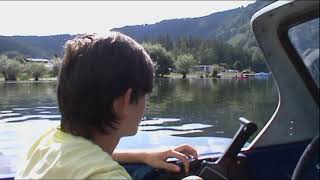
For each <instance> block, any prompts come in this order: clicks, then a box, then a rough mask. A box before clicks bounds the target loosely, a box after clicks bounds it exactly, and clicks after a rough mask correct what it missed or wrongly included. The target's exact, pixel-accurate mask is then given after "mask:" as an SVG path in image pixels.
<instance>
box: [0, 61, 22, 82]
mask: <svg viewBox="0 0 320 180" xmlns="http://www.w3.org/2000/svg"><path fill="white" fill-rule="evenodd" d="M22 69H23V68H22V64H21V63H20V62H18V61H16V60H13V59H9V58H8V57H7V56H4V55H2V56H0V73H2V75H3V77H4V79H5V81H16V80H17V76H18V74H19V73H21V72H22Z"/></svg>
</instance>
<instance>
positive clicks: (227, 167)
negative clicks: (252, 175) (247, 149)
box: [158, 118, 257, 180]
mask: <svg viewBox="0 0 320 180" xmlns="http://www.w3.org/2000/svg"><path fill="white" fill-rule="evenodd" d="M239 120H240V122H241V125H240V128H239V130H238V131H237V133H236V134H235V136H234V137H233V140H232V143H231V144H230V145H229V146H228V148H227V149H226V150H225V152H224V153H223V154H222V155H220V156H214V155H213V156H212V157H200V158H199V159H197V160H196V159H190V173H188V174H187V173H185V172H184V166H183V163H182V162H179V161H178V162H175V163H176V164H177V165H179V166H180V169H181V171H182V172H181V173H179V174H175V173H169V172H165V171H164V170H158V173H159V176H158V179H182V178H184V177H187V176H190V175H196V176H200V177H202V178H204V179H212V180H227V179H233V180H237V179H239V180H241V179H248V177H249V173H248V167H247V160H246V155H245V154H243V153H241V149H242V147H243V146H244V145H245V143H246V142H247V141H248V139H249V138H250V136H251V135H252V134H253V133H254V132H255V131H256V130H257V125H256V124H255V123H252V122H250V121H248V120H246V119H245V118H240V119H239Z"/></svg>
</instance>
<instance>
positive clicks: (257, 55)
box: [142, 35, 268, 77]
mask: <svg viewBox="0 0 320 180" xmlns="http://www.w3.org/2000/svg"><path fill="white" fill-rule="evenodd" d="M142 45H143V46H144V48H145V49H146V50H147V52H148V53H149V54H150V56H151V58H152V59H153V60H154V62H155V63H156V75H157V76H163V75H165V74H168V73H169V72H170V71H176V72H178V73H181V74H182V75H183V76H184V77H185V75H186V74H187V73H188V69H189V70H190V68H192V67H193V66H196V65H214V67H220V69H223V68H224V69H235V70H238V71H242V70H245V69H249V70H251V71H254V72H261V71H263V72H266V71H268V69H267V66H266V65H265V61H264V57H263V55H262V53H261V51H260V49H259V48H258V47H256V46H252V47H250V48H243V47H239V46H232V45H230V44H227V43H224V42H221V41H217V40H202V39H199V38H193V37H183V38H178V39H177V40H175V41H172V40H171V39H170V37H169V36H168V35H164V36H160V37H159V38H157V39H156V40H150V41H145V42H144V43H143V44H142Z"/></svg>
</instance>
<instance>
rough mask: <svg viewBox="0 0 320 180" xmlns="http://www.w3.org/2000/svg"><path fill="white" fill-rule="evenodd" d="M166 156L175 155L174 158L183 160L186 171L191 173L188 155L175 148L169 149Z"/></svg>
mask: <svg viewBox="0 0 320 180" xmlns="http://www.w3.org/2000/svg"><path fill="white" fill-rule="evenodd" d="M166 157H167V158H168V157H174V158H177V159H179V160H180V161H182V163H183V165H184V169H185V172H186V173H189V161H188V156H187V155H185V154H183V153H181V152H178V151H175V150H169V151H167V154H166Z"/></svg>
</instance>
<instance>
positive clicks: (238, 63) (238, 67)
mask: <svg viewBox="0 0 320 180" xmlns="http://www.w3.org/2000/svg"><path fill="white" fill-rule="evenodd" d="M233 68H234V69H236V70H238V71H241V70H242V69H243V65H242V63H241V62H240V61H236V62H235V63H233Z"/></svg>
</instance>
